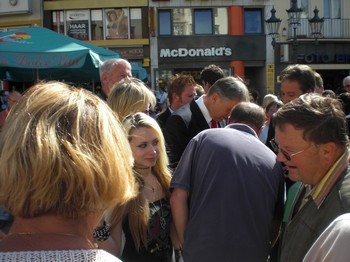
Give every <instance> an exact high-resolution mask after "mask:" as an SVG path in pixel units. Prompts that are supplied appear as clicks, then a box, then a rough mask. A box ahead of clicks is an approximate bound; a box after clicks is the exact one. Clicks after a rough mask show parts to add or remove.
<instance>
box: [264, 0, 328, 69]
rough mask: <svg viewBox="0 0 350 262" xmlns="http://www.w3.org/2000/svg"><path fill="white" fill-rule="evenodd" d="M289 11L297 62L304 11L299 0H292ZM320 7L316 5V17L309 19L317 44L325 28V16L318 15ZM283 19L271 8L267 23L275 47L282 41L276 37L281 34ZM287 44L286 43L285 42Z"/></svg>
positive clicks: (294, 56) (294, 60)
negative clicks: (298, 29)
mask: <svg viewBox="0 0 350 262" xmlns="http://www.w3.org/2000/svg"><path fill="white" fill-rule="evenodd" d="M286 12H287V13H288V24H289V25H290V26H291V27H292V29H293V38H292V39H293V42H292V44H293V63H296V62H297V59H296V58H297V49H298V36H297V28H298V26H299V25H300V17H301V13H302V12H303V9H302V8H299V7H298V4H297V0H291V7H290V8H289V9H287V10H286ZM318 12H319V11H318V9H317V7H315V10H314V17H313V18H311V19H309V20H308V21H309V24H310V30H311V35H312V36H313V38H314V39H315V44H317V43H318V42H317V39H318V38H320V36H321V35H322V33H321V32H322V28H323V22H324V19H323V18H319V16H318ZM281 21H282V20H281V19H279V18H276V10H275V8H274V7H272V9H271V17H270V18H269V19H266V20H265V22H266V25H267V29H268V35H269V36H271V37H272V42H271V44H272V46H273V47H274V48H275V46H276V44H277V43H281V42H276V39H277V38H278V36H279V32H278V30H279V26H280V24H281ZM284 44H286V43H284Z"/></svg>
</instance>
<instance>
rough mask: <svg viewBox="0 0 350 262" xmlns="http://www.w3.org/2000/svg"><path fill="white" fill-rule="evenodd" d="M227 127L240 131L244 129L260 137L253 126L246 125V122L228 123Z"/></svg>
mask: <svg viewBox="0 0 350 262" xmlns="http://www.w3.org/2000/svg"><path fill="white" fill-rule="evenodd" d="M225 128H232V129H236V130H238V131H242V132H245V133H248V134H250V135H253V136H255V137H256V138H258V136H257V135H256V133H255V131H254V130H253V128H251V127H250V126H248V125H245V124H239V123H233V124H229V125H227V126H226V127H225Z"/></svg>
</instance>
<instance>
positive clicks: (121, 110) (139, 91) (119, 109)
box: [107, 78, 156, 121]
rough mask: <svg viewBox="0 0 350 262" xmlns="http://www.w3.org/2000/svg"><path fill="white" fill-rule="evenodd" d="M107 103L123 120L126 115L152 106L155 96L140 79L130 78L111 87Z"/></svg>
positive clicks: (154, 103) (154, 102)
mask: <svg viewBox="0 0 350 262" xmlns="http://www.w3.org/2000/svg"><path fill="white" fill-rule="evenodd" d="M107 103H108V105H109V106H110V108H112V110H113V111H114V112H116V113H117V115H118V118H119V120H120V121H123V119H124V118H125V117H126V116H127V115H130V114H134V113H137V112H142V111H144V110H145V109H146V108H148V107H150V108H154V106H155V105H156V97H155V95H154V94H153V92H152V91H151V90H150V89H149V88H148V87H147V86H146V85H145V84H144V83H143V82H142V81H141V80H139V79H137V78H131V79H125V80H123V81H121V82H119V83H118V84H116V85H114V86H113V87H112V89H111V92H110V94H109V96H108V99H107Z"/></svg>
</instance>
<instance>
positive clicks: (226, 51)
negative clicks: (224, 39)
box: [160, 47, 232, 57]
mask: <svg viewBox="0 0 350 262" xmlns="http://www.w3.org/2000/svg"><path fill="white" fill-rule="evenodd" d="M231 55H232V49H231V48H229V47H217V48H215V47H211V48H197V49H193V48H191V49H188V48H177V49H170V48H167V49H161V50H160V57H187V56H190V57H203V56H215V57H222V56H231Z"/></svg>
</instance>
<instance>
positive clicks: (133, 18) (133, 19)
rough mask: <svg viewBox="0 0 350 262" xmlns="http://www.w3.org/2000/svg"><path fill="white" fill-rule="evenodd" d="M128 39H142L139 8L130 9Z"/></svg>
mask: <svg viewBox="0 0 350 262" xmlns="http://www.w3.org/2000/svg"><path fill="white" fill-rule="evenodd" d="M130 38H142V12H141V8H131V9H130Z"/></svg>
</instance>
